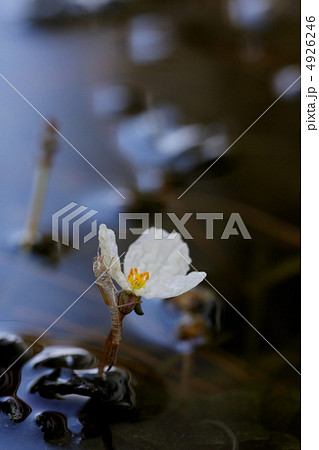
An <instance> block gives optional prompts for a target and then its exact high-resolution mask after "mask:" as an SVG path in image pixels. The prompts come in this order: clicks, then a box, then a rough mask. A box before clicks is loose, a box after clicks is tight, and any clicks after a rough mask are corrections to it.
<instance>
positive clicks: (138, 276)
mask: <svg viewBox="0 0 319 450" xmlns="http://www.w3.org/2000/svg"><path fill="white" fill-rule="evenodd" d="M149 277H150V275H149V273H148V272H143V273H139V271H138V269H137V268H136V267H135V269H131V270H130V273H129V275H128V277H127V280H128V282H129V283H130V285H131V286H132V289H141V288H142V287H144V285H145V283H146V281H147V280H148V279H149Z"/></svg>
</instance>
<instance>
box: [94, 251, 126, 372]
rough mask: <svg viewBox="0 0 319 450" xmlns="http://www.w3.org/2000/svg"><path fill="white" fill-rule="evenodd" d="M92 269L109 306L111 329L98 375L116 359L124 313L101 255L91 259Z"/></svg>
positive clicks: (114, 362)
mask: <svg viewBox="0 0 319 450" xmlns="http://www.w3.org/2000/svg"><path fill="white" fill-rule="evenodd" d="M93 271H94V274H95V277H96V284H97V285H98V288H99V289H100V292H101V294H102V297H103V300H104V302H105V304H106V305H107V306H108V307H109V308H110V312H111V321H112V329H111V331H110V333H109V335H108V338H107V339H106V341H105V345H104V354H103V357H102V359H101V361H100V364H99V372H98V373H99V375H101V374H102V373H103V370H104V367H105V365H106V364H107V365H108V370H110V369H111V368H112V367H113V366H114V364H116V361H117V354H118V348H119V345H120V343H121V341H122V321H123V319H124V314H122V313H121V312H120V310H119V306H118V300H117V297H116V294H115V292H116V290H115V287H114V284H113V281H112V278H111V276H110V275H109V274H108V269H107V268H106V267H105V265H104V262H103V256H101V255H100V254H98V255H97V256H96V257H95V258H94V259H93Z"/></svg>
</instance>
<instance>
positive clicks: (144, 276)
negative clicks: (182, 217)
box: [99, 224, 206, 299]
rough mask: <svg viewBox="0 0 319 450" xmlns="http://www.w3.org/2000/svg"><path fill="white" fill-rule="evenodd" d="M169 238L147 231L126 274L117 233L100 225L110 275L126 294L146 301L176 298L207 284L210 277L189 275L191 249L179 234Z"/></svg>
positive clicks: (128, 260) (130, 254) (163, 233)
mask: <svg viewBox="0 0 319 450" xmlns="http://www.w3.org/2000/svg"><path fill="white" fill-rule="evenodd" d="M155 234H156V239H155ZM158 236H161V238H160V239H159V238H158ZM168 236H169V233H167V232H166V231H165V230H161V229H155V228H149V229H147V230H145V231H144V233H143V234H141V236H140V237H139V238H138V239H137V240H136V241H135V242H134V243H133V244H132V245H130V247H129V249H128V251H127V253H126V255H125V258H124V272H122V270H121V264H120V261H119V256H118V248H117V244H116V240H115V235H114V232H113V231H112V230H110V229H108V228H107V227H106V225H104V224H102V225H100V229H99V243H100V249H101V254H102V256H103V259H104V265H105V267H106V268H107V269H108V273H109V274H110V276H111V277H112V278H113V279H114V280H115V281H116V282H117V283H118V284H119V285H120V286H121V288H122V289H123V290H125V291H128V292H132V293H133V294H135V295H136V296H138V297H144V298H146V299H149V298H169V297H175V296H176V295H180V294H183V293H184V292H187V291H189V290H190V289H192V288H193V287H195V286H197V285H198V284H199V283H200V282H201V281H203V279H204V278H205V277H206V273H205V272H190V273H189V274H187V272H188V270H189V263H190V262H191V259H190V257H189V249H188V245H187V244H186V243H185V242H183V241H182V238H181V235H180V234H178V233H176V236H175V237H174V239H171V236H170V239H167V237H168Z"/></svg>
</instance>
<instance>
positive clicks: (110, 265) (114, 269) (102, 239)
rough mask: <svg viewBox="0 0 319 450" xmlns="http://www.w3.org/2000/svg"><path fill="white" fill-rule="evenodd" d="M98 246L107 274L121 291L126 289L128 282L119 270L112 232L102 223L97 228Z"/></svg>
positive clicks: (119, 265)
mask: <svg viewBox="0 0 319 450" xmlns="http://www.w3.org/2000/svg"><path fill="white" fill-rule="evenodd" d="M99 244H100V249H101V254H102V256H103V260H104V265H105V268H106V269H107V271H108V273H109V274H110V275H111V277H112V278H113V279H114V280H115V281H116V282H117V283H118V284H119V285H120V286H121V287H122V288H123V289H127V288H128V282H127V280H126V277H125V275H124V274H123V272H122V270H121V263H120V260H119V254H118V248H117V244H116V240H115V234H114V231H113V230H110V229H109V228H107V226H106V225H105V224H104V223H103V224H101V225H100V228H99Z"/></svg>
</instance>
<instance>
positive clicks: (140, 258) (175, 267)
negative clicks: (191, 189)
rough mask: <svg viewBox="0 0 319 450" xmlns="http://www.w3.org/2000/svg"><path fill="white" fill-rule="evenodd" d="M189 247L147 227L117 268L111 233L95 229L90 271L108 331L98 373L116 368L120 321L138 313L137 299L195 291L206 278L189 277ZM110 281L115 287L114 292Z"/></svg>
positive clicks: (177, 236) (177, 237)
mask: <svg viewBox="0 0 319 450" xmlns="http://www.w3.org/2000/svg"><path fill="white" fill-rule="evenodd" d="M190 262H191V259H190V257H189V249H188V245H187V244H186V243H185V242H183V241H182V238H181V236H180V234H178V233H175V234H173V235H172V234H169V233H167V232H166V231H165V230H162V229H158V228H149V229H147V230H145V231H144V232H143V234H142V235H141V236H140V237H139V238H138V239H137V240H136V241H135V242H134V243H133V244H131V245H130V247H129V248H128V251H127V252H126V255H125V258H124V267H123V271H122V269H121V263H120V258H119V255H118V247H117V244H116V240H115V234H114V232H113V231H112V230H110V229H108V228H107V227H106V225H104V224H102V225H100V229H99V251H98V255H97V257H96V258H94V262H93V270H94V273H95V276H96V279H97V281H96V284H97V285H98V287H99V289H100V291H101V294H102V296H103V299H104V302H105V303H106V304H107V305H108V306H109V307H110V311H111V319H112V329H111V332H110V334H109V336H108V338H107V340H106V343H105V348H104V358H102V360H101V363H100V367H99V373H102V372H103V369H104V366H105V365H106V364H108V366H109V369H110V368H111V367H112V366H113V365H114V364H115V363H116V359H117V352H118V347H119V345H120V343H121V340H122V321H123V319H124V317H125V315H127V314H129V313H130V312H132V311H133V310H135V312H136V313H137V314H143V311H142V309H141V303H142V301H141V298H142V297H143V298H145V299H153V298H161V299H164V298H170V297H175V296H177V295H180V294H183V293H184V292H187V291H189V290H190V289H192V288H193V287H195V286H197V285H198V284H199V283H200V282H201V281H203V279H204V278H205V277H206V273H205V272H196V271H194V272H190V273H188V274H187V272H188V271H189V265H190ZM112 279H113V280H114V281H115V282H116V283H117V284H118V285H119V286H120V288H121V290H120V291H117V290H116V288H115V286H114V284H113V281H112Z"/></svg>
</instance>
